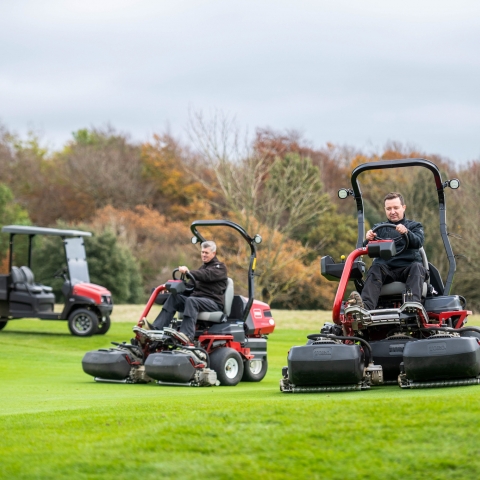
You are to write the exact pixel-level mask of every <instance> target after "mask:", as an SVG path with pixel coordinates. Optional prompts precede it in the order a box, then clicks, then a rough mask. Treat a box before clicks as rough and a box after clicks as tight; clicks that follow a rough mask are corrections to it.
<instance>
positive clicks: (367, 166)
mask: <svg viewBox="0 0 480 480" xmlns="http://www.w3.org/2000/svg"><path fill="white" fill-rule="evenodd" d="M404 167H424V168H427V169H428V170H430V171H431V172H432V174H433V178H434V179H435V185H436V187H437V195H438V212H439V220H440V234H441V236H442V241H443V245H444V247H445V252H446V253H447V258H448V264H449V267H448V274H447V278H446V281H445V288H444V293H443V294H444V295H449V294H450V290H451V288H452V284H453V277H454V275H455V270H456V262H455V256H454V254H453V250H452V246H451V244H450V240H449V238H448V233H447V209H446V205H445V187H444V183H443V181H442V176H441V174H440V170H439V169H438V167H437V166H436V165H435V164H434V163H432V162H430V161H429V160H425V159H423V158H409V159H405V160H388V161H383V162H371V163H364V164H362V165H359V166H358V167H356V168H355V169H354V170H353V172H352V189H353V196H354V198H355V202H356V204H357V220H358V236H357V248H361V247H362V246H363V241H364V238H365V217H364V208H363V198H362V192H361V190H360V185H359V184H358V180H357V177H358V176H359V175H360V174H361V173H363V172H365V171H367V170H381V169H386V168H404Z"/></svg>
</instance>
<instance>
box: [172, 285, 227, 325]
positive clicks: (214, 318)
mask: <svg viewBox="0 0 480 480" xmlns="http://www.w3.org/2000/svg"><path fill="white" fill-rule="evenodd" d="M232 302H233V280H232V279H231V278H229V279H228V280H227V288H226V290H225V301H224V305H225V306H224V307H223V312H221V311H218V312H200V313H199V314H198V317H197V320H203V321H205V322H213V323H223V322H226V321H227V318H228V316H229V315H230V312H231V310H232ZM177 318H183V312H177Z"/></svg>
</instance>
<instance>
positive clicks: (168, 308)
mask: <svg viewBox="0 0 480 480" xmlns="http://www.w3.org/2000/svg"><path fill="white" fill-rule="evenodd" d="M219 310H223V309H221V308H220V306H219V305H218V304H217V302H214V301H213V300H212V299H211V298H206V297H186V296H184V295H170V296H169V297H168V299H167V301H166V302H165V303H164V305H163V308H162V311H161V312H160V315H158V317H157V318H156V319H155V321H154V322H153V326H154V327H155V329H156V330H162V329H163V328H164V327H167V326H168V325H169V324H170V323H171V321H172V319H173V317H174V315H175V312H183V320H182V325H181V327H180V332H182V333H184V334H185V335H186V336H187V337H188V338H189V339H190V340H192V341H193V339H194V338H195V325H196V323H197V316H198V314H199V312H218V311H219Z"/></svg>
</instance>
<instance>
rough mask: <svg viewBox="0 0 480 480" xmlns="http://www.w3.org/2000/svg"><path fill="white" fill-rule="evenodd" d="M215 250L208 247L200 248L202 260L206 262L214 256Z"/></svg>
mask: <svg viewBox="0 0 480 480" xmlns="http://www.w3.org/2000/svg"><path fill="white" fill-rule="evenodd" d="M215 253H216V252H212V250H211V249H210V248H208V247H207V248H202V253H201V255H202V262H203V263H208V262H209V261H210V260H211V259H212V258H213V257H214V256H215Z"/></svg>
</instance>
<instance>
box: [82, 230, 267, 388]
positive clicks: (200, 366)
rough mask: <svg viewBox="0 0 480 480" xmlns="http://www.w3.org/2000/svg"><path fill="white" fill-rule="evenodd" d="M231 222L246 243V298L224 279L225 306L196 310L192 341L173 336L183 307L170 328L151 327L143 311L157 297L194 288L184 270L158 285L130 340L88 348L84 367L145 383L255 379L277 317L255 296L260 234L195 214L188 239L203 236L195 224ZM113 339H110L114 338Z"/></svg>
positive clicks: (98, 377) (105, 376) (105, 378)
mask: <svg viewBox="0 0 480 480" xmlns="http://www.w3.org/2000/svg"><path fill="white" fill-rule="evenodd" d="M201 226H202V227H230V228H233V229H234V230H236V231H237V232H238V233H240V235H241V236H242V237H243V238H244V240H245V241H246V242H247V243H248V245H249V246H250V251H251V255H250V262H249V266H248V298H245V297H243V296H241V295H235V294H234V290H233V281H232V279H230V278H229V279H228V284H227V289H226V291H225V307H224V309H223V311H218V312H201V313H199V315H198V319H197V325H196V333H195V342H194V345H192V346H185V345H183V344H182V343H181V341H180V340H179V339H177V332H178V329H179V326H180V322H181V320H182V318H183V314H182V313H181V312H178V313H177V318H176V319H174V320H173V323H172V324H171V326H170V327H169V328H165V329H163V330H149V329H148V328H146V327H147V326H148V324H147V321H146V320H147V315H148V313H149V312H150V309H151V307H152V305H153V303H155V302H156V301H157V303H160V304H163V303H164V302H165V300H166V298H167V297H168V295H176V294H188V292H189V291H193V290H194V288H195V278H194V277H193V275H191V274H186V275H185V276H183V277H181V278H180V279H176V276H175V275H176V272H177V270H178V269H177V270H174V272H173V279H172V280H169V281H168V282H167V283H165V284H164V285H160V286H159V287H157V288H156V289H155V290H154V291H153V293H152V295H151V296H150V299H149V300H148V303H147V305H146V307H145V309H144V311H143V313H142V315H141V316H140V320H139V321H138V323H137V325H136V326H135V327H133V331H134V332H135V338H133V339H132V340H131V343H129V344H127V343H114V345H115V347H114V348H110V349H100V350H96V351H91V352H87V353H86V354H85V356H84V358H83V360H82V366H83V370H84V371H85V373H87V374H89V375H92V376H93V377H95V381H97V382H114V383H148V382H151V381H152V380H156V381H157V383H158V384H159V385H184V386H213V385H227V386H234V385H237V384H238V383H239V382H240V381H242V380H243V381H247V382H259V381H261V380H262V379H263V378H264V377H265V374H266V373H267V368H268V363H267V335H268V334H269V333H272V332H273V330H274V328H275V322H274V320H273V318H272V314H271V311H270V307H269V306H268V305H267V304H266V303H263V302H259V301H257V300H254V298H253V296H254V271H255V266H256V260H257V259H256V244H258V243H260V242H261V241H262V239H261V237H260V236H259V235H255V237H253V238H252V237H250V236H249V235H248V233H247V232H246V231H245V230H244V229H243V228H242V227H240V226H239V225H237V224H236V223H233V222H230V221H228V220H198V221H195V222H193V223H192V225H191V227H190V228H191V230H192V233H193V235H194V236H193V238H192V243H194V244H196V243H198V242H204V241H205V239H204V238H203V237H202V235H201V234H200V233H199V232H198V230H197V227H201ZM112 343H113V342H112Z"/></svg>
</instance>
